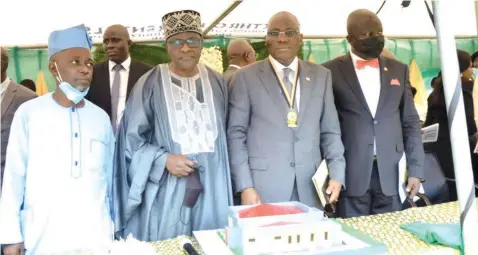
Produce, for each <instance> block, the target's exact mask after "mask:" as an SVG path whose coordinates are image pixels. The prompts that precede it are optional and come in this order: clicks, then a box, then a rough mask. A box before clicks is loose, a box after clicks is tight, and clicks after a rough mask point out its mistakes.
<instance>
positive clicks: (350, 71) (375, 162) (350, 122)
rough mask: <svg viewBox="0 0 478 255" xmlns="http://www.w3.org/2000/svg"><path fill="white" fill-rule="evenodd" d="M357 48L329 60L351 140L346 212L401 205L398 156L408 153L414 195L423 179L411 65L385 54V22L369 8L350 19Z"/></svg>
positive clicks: (342, 209)
mask: <svg viewBox="0 0 478 255" xmlns="http://www.w3.org/2000/svg"><path fill="white" fill-rule="evenodd" d="M347 32H348V36H347V40H348V41H349V43H350V45H351V46H352V51H351V52H350V53H349V54H347V55H345V56H342V57H339V58H336V59H334V60H331V61H330V62H327V63H325V64H324V66H325V67H327V68H328V69H329V70H330V71H331V72H332V77H333V79H332V80H333V83H332V84H333V91H334V97H335V105H336V107H337V111H338V113H339V119H340V127H341V130H342V140H343V143H344V146H345V160H346V163H347V168H346V182H345V183H346V185H347V190H346V191H345V192H344V193H342V195H343V196H342V197H341V198H340V201H339V203H338V215H339V216H340V217H357V216H363V215H370V214H378V213H385V212H391V211H397V210H400V209H401V204H402V203H401V201H400V198H399V195H398V178H399V176H398V162H399V160H400V159H401V157H402V155H403V153H404V152H405V153H406V157H407V165H408V168H407V169H408V184H407V192H409V193H410V195H411V196H414V195H415V194H416V193H417V192H418V190H419V188H420V182H421V180H422V179H423V163H424V151H423V144H422V140H421V135H420V119H419V117H418V114H417V111H416V110H415V106H414V103H413V97H412V92H411V90H410V85H409V79H408V67H407V66H406V65H404V64H402V63H400V62H398V61H396V60H394V59H390V58H386V57H383V56H380V53H381V52H382V50H383V47H384V37H383V35H382V24H381V22H380V20H379V19H378V17H377V16H376V15H375V14H374V13H373V12H371V11H368V10H357V11H354V12H352V13H351V14H350V15H349V17H348V20H347Z"/></svg>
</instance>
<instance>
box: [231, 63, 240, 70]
mask: <svg viewBox="0 0 478 255" xmlns="http://www.w3.org/2000/svg"><path fill="white" fill-rule="evenodd" d="M229 66H232V67H235V68H237V69H241V67H240V66H238V65H233V64H230V65H229Z"/></svg>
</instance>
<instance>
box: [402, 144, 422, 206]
mask: <svg viewBox="0 0 478 255" xmlns="http://www.w3.org/2000/svg"><path fill="white" fill-rule="evenodd" d="M418 192H419V193H423V194H425V190H424V189H423V185H420V190H419V191H418ZM398 195H399V196H400V201H402V204H403V202H405V200H406V199H407V157H406V156H405V153H403V156H402V158H401V159H400V161H399V162H398ZM417 200H418V197H414V198H413V201H415V202H416V201H417Z"/></svg>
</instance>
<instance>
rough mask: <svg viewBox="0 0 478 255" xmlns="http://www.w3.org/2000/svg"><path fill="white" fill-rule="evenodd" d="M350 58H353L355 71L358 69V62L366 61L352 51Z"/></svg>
mask: <svg viewBox="0 0 478 255" xmlns="http://www.w3.org/2000/svg"><path fill="white" fill-rule="evenodd" d="M350 57H351V58H352V63H353V64H354V67H355V69H357V60H362V61H364V60H365V59H363V58H361V57H359V56H357V55H355V54H354V53H353V52H352V51H350Z"/></svg>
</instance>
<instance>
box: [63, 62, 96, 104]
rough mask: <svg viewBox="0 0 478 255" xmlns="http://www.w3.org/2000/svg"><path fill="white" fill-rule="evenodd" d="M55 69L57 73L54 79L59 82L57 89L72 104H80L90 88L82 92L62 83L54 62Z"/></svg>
mask: <svg viewBox="0 0 478 255" xmlns="http://www.w3.org/2000/svg"><path fill="white" fill-rule="evenodd" d="M55 67H56V71H57V72H58V76H57V77H56V79H57V80H58V82H60V85H58V87H59V88H60V89H61V91H63V93H65V95H66V97H67V98H68V99H69V100H70V101H72V102H73V103H74V104H78V103H79V102H81V100H83V98H84V97H85V96H86V94H88V91H89V90H90V88H87V89H85V90H84V91H79V90H77V89H76V88H75V87H73V86H71V84H70V83H68V82H66V81H63V79H62V78H61V74H60V70H58V65H57V64H56V62H55Z"/></svg>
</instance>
